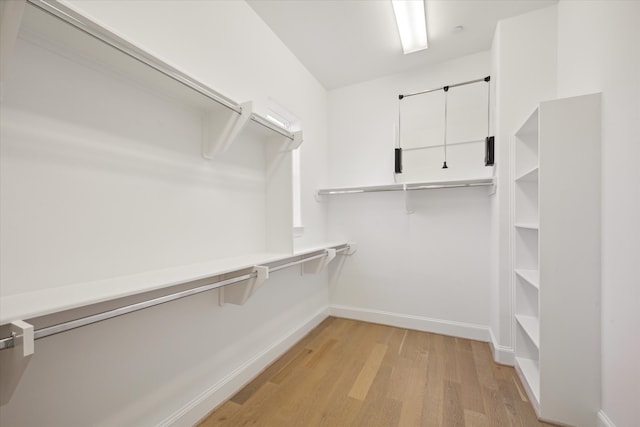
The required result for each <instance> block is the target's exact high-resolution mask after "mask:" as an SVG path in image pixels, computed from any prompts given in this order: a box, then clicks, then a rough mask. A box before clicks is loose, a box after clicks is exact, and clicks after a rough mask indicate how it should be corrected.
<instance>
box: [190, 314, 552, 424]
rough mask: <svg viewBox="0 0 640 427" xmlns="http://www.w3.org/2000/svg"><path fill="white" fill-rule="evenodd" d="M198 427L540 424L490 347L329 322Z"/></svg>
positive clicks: (510, 372) (361, 324) (510, 371)
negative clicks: (497, 362)
mask: <svg viewBox="0 0 640 427" xmlns="http://www.w3.org/2000/svg"><path fill="white" fill-rule="evenodd" d="M200 426H202V427H219V426H220V427H238V426H261V427H271V426H273V427H301V426H303V427H316V426H323V427H338V426H339V427H342V426H345V427H346V426H354V427H375V426H380V427H393V426H398V427H414V426H429V427H454V426H467V427H469V426H471V427H475V426H477V427H485V426H490V427H501V426H504V427H516V426H523V427H530V426H531V427H539V426H551V424H546V423H541V422H538V420H537V419H536V416H535V413H534V411H533V408H532V407H531V403H530V402H529V401H528V399H527V396H526V394H525V393H524V388H523V387H522V384H521V383H520V381H519V379H518V378H517V375H516V373H515V370H514V369H513V368H511V367H507V366H503V365H499V364H496V363H495V362H494V361H493V358H492V355H491V351H490V349H489V345H488V344H487V343H483V342H477V341H470V340H465V339H462V338H454V337H448V336H443V335H438V334H433V333H427V332H419V331H414V330H406V329H401V328H394V327H390V326H385V325H377V324H371V323H365V322H359V321H355V320H349V319H340V318H333V317H330V318H328V319H327V320H325V321H323V322H322V323H321V324H320V325H319V326H318V327H317V328H316V329H314V330H313V331H311V332H310V333H309V334H308V335H307V336H305V337H304V338H302V339H301V340H300V341H299V342H298V343H296V344H295V345H294V346H293V347H292V348H291V349H290V350H289V351H287V352H286V353H285V354H284V355H283V356H282V357H281V358H279V359H278V360H277V361H275V362H274V363H273V364H271V365H270V366H269V367H267V368H266V369H265V370H264V371H263V372H262V373H261V374H260V375H258V376H257V377H256V378H255V379H254V380H253V381H252V382H251V383H249V384H248V385H247V386H246V387H244V388H243V389H242V390H239V391H238V393H236V394H235V395H234V396H233V397H232V398H231V399H230V400H229V401H227V402H226V403H224V404H223V405H221V406H220V407H219V408H217V409H216V410H215V411H213V412H212V413H211V414H210V415H209V416H208V417H207V418H206V419H204V420H203V421H202V423H201V424H200Z"/></svg>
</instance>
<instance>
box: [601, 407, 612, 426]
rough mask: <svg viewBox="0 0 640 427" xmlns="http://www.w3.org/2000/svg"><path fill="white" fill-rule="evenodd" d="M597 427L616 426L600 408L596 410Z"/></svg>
mask: <svg viewBox="0 0 640 427" xmlns="http://www.w3.org/2000/svg"><path fill="white" fill-rule="evenodd" d="M598 427H616V425H615V424H614V423H613V421H611V420H610V419H609V417H608V416H607V414H605V413H604V411H603V410H602V409H601V410H600V411H598Z"/></svg>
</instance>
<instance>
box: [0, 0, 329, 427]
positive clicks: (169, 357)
mask: <svg viewBox="0 0 640 427" xmlns="http://www.w3.org/2000/svg"><path fill="white" fill-rule="evenodd" d="M71 4H72V5H73V6H74V7H77V8H78V9H79V10H82V11H83V12H85V13H87V14H90V15H92V16H93V17H95V19H96V20H98V21H100V22H102V23H104V24H105V25H106V26H109V27H111V28H112V29H114V30H115V31H116V32H118V33H120V34H122V35H123V36H125V37H126V38H127V39H130V40H132V41H135V42H136V43H137V44H139V45H140V46H141V47H143V48H146V49H148V50H150V51H152V52H154V53H156V54H157V55H158V56H159V57H161V58H164V59H165V60H166V61H167V62H169V63H171V64H174V65H176V66H177V67H178V68H180V69H182V70H184V71H185V72H187V73H188V74H191V75H193V76H194V77H196V78H198V79H200V80H201V81H202V82H204V83H206V84H208V85H210V86H211V87H213V88H215V89H217V90H219V91H220V92H222V93H223V94H225V95H227V96H229V97H231V98H233V99H234V100H236V101H239V102H242V101H245V100H249V99H252V100H255V104H256V107H257V110H258V112H264V111H263V110H262V108H263V107H264V106H265V105H266V102H267V99H268V98H269V97H271V98H273V99H276V100H277V101H278V102H279V103H280V104H281V105H283V106H286V107H287V108H288V109H290V110H291V111H292V112H293V113H294V114H295V115H296V116H297V117H299V118H300V119H301V121H302V126H303V129H304V139H305V142H304V143H303V148H302V162H303V172H302V174H303V178H302V185H303V203H304V205H303V215H304V221H305V229H306V233H305V236H304V237H303V238H301V239H299V240H298V241H297V242H296V246H298V247H300V246H307V245H308V246H312V245H315V244H320V243H321V242H323V241H324V238H325V221H326V218H325V208H324V207H323V206H321V205H318V204H316V202H315V200H314V198H313V190H315V189H316V188H317V187H319V186H320V182H321V181H323V180H324V177H325V167H326V155H327V149H326V107H327V102H326V92H325V90H324V89H323V88H322V86H321V85H320V84H319V83H318V82H317V81H316V80H315V79H314V78H313V77H312V76H311V75H310V74H309V73H308V72H307V70H306V69H305V68H304V67H303V66H302V65H301V64H300V63H299V61H298V60H297V59H296V58H295V57H294V56H293V55H292V54H291V53H290V52H289V51H288V50H287V49H286V48H285V47H284V45H283V44H282V43H281V42H280V40H279V39H278V38H277V37H276V36H275V35H274V34H273V33H272V32H271V31H270V30H269V29H268V27H267V26H266V25H265V24H264V23H263V22H262V21H261V20H260V19H259V18H258V17H257V15H256V14H255V13H254V12H253V10H252V9H251V8H249V7H248V6H247V5H246V4H245V3H244V2H236V1H228V2H225V1H216V2H201V1H191V2H189V1H187V2H185V1H165V2H126V3H125V2H119V1H96V2H85V1H77V2H72V3H71ZM20 52H21V53H20ZM33 53H34V51H33V49H31V48H30V47H27V48H26V49H22V50H20V51H19V52H18V54H19V55H23V56H24V57H23V58H22V59H21V61H22V62H21V63H22V64H23V65H25V66H23V67H22V68H21V69H18V70H17V73H18V75H17V76H14V77H15V78H17V79H19V80H21V81H22V83H25V84H26V83H28V81H26V79H31V80H32V83H33V87H32V89H31V90H29V89H26V90H25V87H27V86H26V85H25V84H20V85H18V86H20V88H21V89H20V90H21V91H20V92H18V93H12V92H11V91H12V90H13V89H12V86H11V85H7V86H5V89H6V90H7V92H6V93H5V94H4V95H5V96H6V98H5V100H7V102H9V101H11V104H12V105H13V106H14V107H13V108H12V109H11V111H9V114H11V117H9V118H11V120H7V121H5V119H6V118H7V117H8V116H3V138H2V180H1V182H2V192H1V196H2V203H1V205H2V227H3V229H2V233H0V234H1V236H0V237H1V239H2V256H3V260H2V264H3V268H2V274H3V276H2V292H3V293H4V292H5V291H7V292H11V293H14V292H20V291H26V290H30V289H37V288H42V287H47V286H55V285H60V284H66V283H69V282H76V281H85V280H93V279H99V278H103V277H111V276H118V275H123V274H130V273H134V272H136V271H144V270H149V269H155V268H159V267H166V266H170V265H180V264H186V263H191V262H197V261H200V260H203V259H207V258H209V257H214V258H215V257H219V256H224V255H233V254H237V253H240V252H243V251H246V250H254V249H259V248H260V247H262V246H263V245H264V240H265V236H266V227H267V226H268V225H267V224H266V223H265V222H264V221H265V220H264V218H265V215H263V214H261V213H264V212H265V204H266V201H265V200H263V199H260V197H258V198H256V197H253V196H252V194H253V193H254V192H255V194H258V195H260V194H264V189H263V186H264V180H263V178H261V176H263V175H264V172H265V171H264V164H263V163H264V162H263V158H264V151H263V150H261V149H259V148H258V147H257V146H256V144H254V143H253V142H251V141H242V142H240V143H239V144H238V145H237V146H236V147H234V148H233V149H232V152H231V153H229V154H228V156H227V157H226V163H223V162H216V161H214V162H210V161H206V160H204V159H202V157H201V154H200V152H201V147H200V127H199V123H200V120H199V116H198V114H197V113H196V112H194V111H191V110H188V109H185V108H182V107H180V106H175V105H173V103H172V102H170V100H167V99H164V98H162V97H158V96H156V95H154V94H150V93H146V92H145V91H144V90H142V89H137V88H134V87H131V86H127V84H126V83H124V82H121V81H120V80H119V79H118V78H115V79H114V80H113V81H111V80H109V79H108V78H104V76H100V75H99V74H100V73H99V72H98V73H96V72H94V71H95V70H93V68H87V69H82V67H80V68H78V67H77V64H73V63H72V62H70V61H68V60H67V59H61V58H53V59H52V58H48V59H46V60H45V59H43V58H42V57H38V56H37V55H35V56H34V55H33ZM39 61H40V62H39ZM38 65H40V66H38ZM45 70H46V72H45ZM11 72H12V70H11V66H10V67H9V73H11ZM13 72H14V73H15V72H16V71H15V70H13ZM47 73H49V74H48V75H47ZM40 74H45V75H40ZM52 80H54V82H52ZM83 81H87V82H89V86H90V87H91V86H93V90H91V91H87V92H85V93H78V91H77V90H76V91H75V92H74V89H73V87H74V86H75V85H76V83H78V84H80V82H83ZM53 83H55V85H57V86H54V85H53ZM16 87H17V86H16ZM37 90H45V91H46V92H45V93H46V96H45V97H42V96H40V97H36V96H35V95H36V91H37ZM41 95H42V94H41ZM42 99H44V101H42V102H41V103H38V102H37V100H42ZM75 101H86V103H81V104H74V103H73V102H75ZM87 105H89V106H90V107H86V106H87ZM25 122H27V123H29V126H28V127H27V126H24V124H25ZM4 125H6V126H4ZM5 136H6V137H7V138H5ZM254 148H255V149H257V150H256V151H250V150H252V149H254ZM249 153H253V154H249ZM234 174H235V175H236V179H229V177H230V176H233V175H234ZM236 189H239V190H240V191H237V192H236V191H235V190H236ZM312 189H313V190H312ZM228 204H235V205H236V206H237V211H235V212H234V211H232V210H231V211H230V210H229V209H223V210H222V212H223V213H220V211H219V210H217V209H216V207H221V206H226V205H228ZM256 212H257V213H258V214H257V215H256ZM238 226H246V227H245V228H238ZM239 230H241V231H239ZM5 267H6V268H5ZM326 283H327V275H326V273H323V274H320V275H317V276H313V275H305V276H301V275H300V273H299V270H298V269H295V268H294V269H290V270H283V271H281V272H277V273H274V274H273V275H272V277H271V278H270V279H269V280H268V281H267V282H266V283H265V284H264V285H263V286H262V287H261V288H260V289H259V290H258V292H257V293H256V294H255V295H254V296H253V298H252V299H250V300H249V302H248V303H247V304H246V305H245V306H242V307H237V306H232V305H227V306H224V307H219V306H218V298H217V293H215V292H213V293H210V294H204V295H200V296H196V297H191V298H188V299H184V300H180V301H178V302H175V303H170V304H165V305H162V306H158V307H156V308H153V309H149V310H145V311H141V312H137V313H135V314H131V315H127V316H124V317H121V318H117V319H113V320H110V321H106V322H103V323H100V324H96V325H92V326H88V327H85V328H81V329H77V330H74V331H72V332H69V333H65V334H60V335H56V336H53V337H49V338H46V339H43V340H39V341H37V342H36V354H35V356H34V357H33V359H32V360H31V362H30V364H29V365H28V368H27V370H26V371H25V373H24V377H23V378H22V379H21V381H20V383H19V385H18V388H17V389H16V391H15V394H14V395H13V398H12V400H11V401H10V402H9V403H7V404H6V405H3V406H2V407H0V423H1V424H2V425H7V426H9V425H21V426H28V425H48V426H86V425H104V426H113V425H139V426H145V425H156V424H159V423H162V422H164V421H165V420H176V417H177V416H178V415H179V414H180V413H184V414H186V416H187V417H186V418H184V419H183V422H185V423H192V422H194V421H196V420H194V419H193V416H196V417H197V416H198V414H199V415H204V414H205V413H206V412H207V411H208V410H210V409H212V408H211V407H207V406H206V405H204V406H196V410H195V411H191V412H189V409H190V408H191V406H190V405H196V404H197V403H198V402H201V401H204V402H207V403H208V404H211V405H213V404H216V403H219V402H220V399H221V398H225V397H228V393H231V392H233V391H234V390H233V388H229V386H228V384H234V387H236V388H237V387H238V386H240V385H241V383H242V381H246V380H248V379H249V378H248V377H246V375H247V372H250V373H251V372H253V374H255V373H257V371H256V369H259V368H260V367H263V366H264V364H265V363H268V362H269V361H270V360H271V359H272V358H273V357H274V356H276V355H277V354H276V353H277V351H283V350H284V349H285V347H282V346H280V347H278V346H277V345H275V344H274V343H279V342H282V341H283V340H284V341H286V340H287V339H288V338H289V337H290V336H293V335H291V334H295V333H296V331H298V330H301V328H302V329H304V328H305V327H307V326H309V325H310V324H313V323H314V322H316V321H317V320H318V319H319V318H322V316H324V315H325V313H326V307H327V305H328V292H327V287H326ZM289 344H291V343H289ZM274 349H275V350H274ZM274 352H275V353H274ZM3 353H4V354H0V357H3V358H4V357H5V355H6V354H7V352H3ZM270 358H271V359H270ZM0 363H4V360H2V361H0ZM247 366H249V367H250V368H251V369H248V370H247V369H244V368H246V367H247ZM234 375H238V376H237V377H234ZM234 381H235V383H234ZM238 381H239V382H238ZM225 386H226V387H227V388H225ZM225 393H227V395H225ZM34 408H37V410H34ZM181 411H183V412H181ZM177 414H178V415H177ZM184 420H187V421H184ZM178 424H179V425H180V420H179V419H178Z"/></svg>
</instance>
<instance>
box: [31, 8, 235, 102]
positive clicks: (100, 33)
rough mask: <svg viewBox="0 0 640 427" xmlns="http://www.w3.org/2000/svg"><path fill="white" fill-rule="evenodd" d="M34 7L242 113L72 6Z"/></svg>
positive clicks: (206, 88) (216, 94)
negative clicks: (76, 10)
mask: <svg viewBox="0 0 640 427" xmlns="http://www.w3.org/2000/svg"><path fill="white" fill-rule="evenodd" d="M27 1H28V2H29V3H30V4H31V5H33V6H34V7H36V8H38V9H40V10H42V11H44V12H46V13H48V14H50V15H52V16H54V17H56V18H58V19H60V20H61V21H64V22H66V23H67V24H69V25H71V26H73V27H75V28H77V29H78V30H80V31H82V32H83V33H85V34H87V35H89V36H91V37H93V38H95V39H96V40H99V41H101V42H103V43H105V44H107V45H109V46H111V47H113V48H114V49H116V50H118V51H120V52H122V53H123V54H125V55H127V56H129V57H130V58H132V59H134V60H136V61H138V62H141V63H142V64H144V65H146V66H148V67H150V68H152V69H154V70H155V71H157V72H159V73H161V74H164V75H165V76H167V77H169V78H170V79H172V80H174V81H176V82H178V83H180V84H182V85H183V86H186V87H187V88H189V89H191V90H193V91H195V92H198V93H199V94H201V95H203V96H205V97H206V98H209V99H210V100H212V101H214V102H216V103H218V104H220V105H222V106H224V107H226V108H228V109H230V110H232V111H235V112H236V113H238V114H241V113H242V107H240V106H239V105H238V104H237V103H235V102H234V101H232V100H231V99H229V98H227V97H225V96H223V95H221V94H219V93H217V92H216V91H214V90H213V89H210V88H208V87H207V86H205V85H203V84H202V83H200V82H198V81H197V80H194V79H193V78H191V77H190V76H188V75H187V74H185V73H183V72H182V71H180V70H178V69H176V68H174V67H172V66H171V65H169V64H167V63H166V62H164V61H162V60H160V59H158V58H156V57H154V56H152V55H150V54H149V53H147V52H145V51H144V50H142V49H140V48H138V47H137V46H135V45H133V44H131V43H129V42H128V41H126V40H125V39H123V38H121V37H119V36H118V35H116V34H114V33H112V32H110V31H108V30H107V29H105V28H103V27H101V26H100V25H98V24H96V23H95V22H93V21H91V20H90V19H87V18H86V17H85V16H83V15H81V14H79V13H77V12H75V11H74V10H73V9H71V8H69V7H67V6H65V5H64V4H62V3H60V2H58V1H53V0H27Z"/></svg>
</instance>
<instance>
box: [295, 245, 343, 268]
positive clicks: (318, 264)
mask: <svg viewBox="0 0 640 427" xmlns="http://www.w3.org/2000/svg"><path fill="white" fill-rule="evenodd" d="M335 257H336V250H335V248H329V249H327V250H326V251H325V256H324V257H322V258H318V259H314V260H311V261H308V262H305V263H304V266H303V271H304V272H305V273H310V274H318V273H320V272H321V271H322V269H323V268H325V267H326V266H327V265H329V263H330V262H331V261H332V260H333V259H334V258H335Z"/></svg>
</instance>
